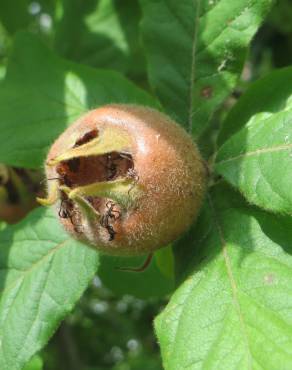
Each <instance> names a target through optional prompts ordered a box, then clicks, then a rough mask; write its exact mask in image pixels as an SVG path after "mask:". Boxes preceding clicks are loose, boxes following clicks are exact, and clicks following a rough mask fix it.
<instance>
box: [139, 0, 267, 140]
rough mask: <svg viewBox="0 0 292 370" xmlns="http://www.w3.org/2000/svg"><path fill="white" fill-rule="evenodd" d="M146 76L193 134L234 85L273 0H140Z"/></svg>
mask: <svg viewBox="0 0 292 370" xmlns="http://www.w3.org/2000/svg"><path fill="white" fill-rule="evenodd" d="M141 3H142V9H143V11H144V20H143V25H142V26H143V35H144V41H145V45H146V51H147V58H148V65H149V70H148V72H149V77H150V81H151V83H152V86H153V87H154V89H155V91H156V92H157V95H158V96H159V98H160V100H161V102H162V105H163V106H164V107H165V109H166V111H167V112H168V113H169V114H171V115H172V116H173V117H174V118H176V119H177V120H178V122H180V123H181V124H182V125H183V126H184V127H185V128H186V129H188V130H189V131H191V132H192V133H193V134H195V135H199V134H200V133H201V131H202V130H203V129H204V128H205V127H206V124H207V122H208V120H209V119H210V117H211V115H212V113H213V112H214V110H215V109H217V108H218V107H219V106H220V104H221V103H222V102H223V100H224V99H225V98H226V97H227V96H228V94H229V93H230V92H231V90H232V89H233V88H234V87H235V85H236V83H237V80H238V77H239V74H240V72H241V70H242V66H243V62H244V59H245V55H246V51H247V47H248V44H249V42H250V40H251V38H252V37H253V35H254V34H255V32H256V30H257V29H258V27H259V25H260V23H261V22H262V20H263V19H264V17H265V15H266V14H267V12H268V10H269V9H270V7H271V5H272V3H273V0H259V1H253V2H251V1H250V0H236V1H230V0H214V1H213V0H212V1H210V0H198V1H193V0H186V1H176V0H141Z"/></svg>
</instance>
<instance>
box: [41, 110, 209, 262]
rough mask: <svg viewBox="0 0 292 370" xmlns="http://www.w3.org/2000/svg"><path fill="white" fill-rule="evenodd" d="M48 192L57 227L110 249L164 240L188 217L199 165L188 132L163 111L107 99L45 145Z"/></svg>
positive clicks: (137, 248)
mask: <svg viewBox="0 0 292 370" xmlns="http://www.w3.org/2000/svg"><path fill="white" fill-rule="evenodd" d="M46 175H47V179H48V194H49V195H48V198H47V199H43V200H40V201H41V202H42V203H43V204H52V203H56V208H57V213H58V215H59V218H60V221H61V222H62V224H63V225H64V227H65V229H66V230H67V231H68V232H69V233H70V234H71V235H72V236H74V237H75V238H77V239H80V240H82V241H84V242H85V243H87V244H89V245H91V246H93V247H95V248H97V249H98V250H101V251H103V252H104V253H107V254H111V255H139V254H144V253H147V252H152V251H154V250H156V249H158V248H161V247H164V246H166V245H167V244H168V243H170V242H172V241H174V240H175V239H177V238H178V237H179V236H180V235H181V234H182V233H183V232H184V231H186V230H187V229H188V228H189V226H190V225H191V223H192V222H193V221H194V219H195V218H196V216H197V214H198V211H199V209H200V206H201V203H202V198H203V195H204V190H205V182H206V169H205V166H204V164H203V161H202V159H201V157H200V154H199V152H198V149H197V147H196V145H195V144H194V143H193V142H192V139H191V137H190V136H189V135H188V134H187V133H186V132H185V131H184V130H183V129H182V128H181V127H180V126H179V125H178V124H176V123H175V122H173V121H172V120H171V119H170V118H168V117H167V116H165V115H164V114H162V113H160V112H158V111H156V110H153V109H150V108H146V107H142V106H135V105H119V104H113V105H107V106H104V107H102V108H99V109H95V110H92V111H90V112H88V113H87V114H86V115H84V116H83V117H81V118H80V119H79V120H77V121H76V122H75V123H73V124H72V125H71V126H70V127H69V128H68V129H67V130H66V131H65V132H64V133H63V134H62V135H61V136H60V137H59V138H58V139H57V140H56V142H55V143H54V144H53V145H52V147H51V149H50V151H49V154H48V157H47V161H46Z"/></svg>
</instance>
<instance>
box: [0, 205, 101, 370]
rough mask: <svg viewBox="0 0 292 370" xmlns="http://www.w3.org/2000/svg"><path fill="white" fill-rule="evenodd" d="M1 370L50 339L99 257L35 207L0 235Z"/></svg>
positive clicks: (16, 365)
mask: <svg viewBox="0 0 292 370" xmlns="http://www.w3.org/2000/svg"><path fill="white" fill-rule="evenodd" d="M0 246H1V248H0V286H1V287H0V369H1V370H18V369H22V368H23V366H24V364H25V363H26V362H27V361H28V360H29V359H30V358H31V357H32V356H33V355H34V354H35V353H36V352H38V351H39V350H40V349H41V348H42V347H43V346H44V345H45V344H46V343H47V341H48V340H49V338H50V337H51V336H52V334H53V333H54V331H55V330H56V328H57V326H58V324H59V323H60V321H61V320H62V319H63V318H64V317H65V316H66V315H67V314H68V313H69V312H70V311H71V310H72V309H73V307H74V305H75V303H76V302H77V301H78V300H79V298H80V296H81V295H82V293H83V292H84V290H85V289H86V287H87V285H88V284H89V282H90V281H91V279H92V278H93V276H94V274H95V272H96V270H97V266H98V254H97V253H96V252H95V251H94V250H92V249H90V248H88V247H86V246H84V245H83V244H81V243H80V242H77V241H74V240H72V239H70V238H69V237H68V235H67V234H66V233H65V231H64V230H63V229H62V227H61V226H60V225H59V223H58V221H57V219H56V217H55V216H54V215H53V214H52V211H51V210H46V211H45V210H44V209H37V210H35V211H33V212H32V213H30V214H29V215H28V217H26V218H25V219H24V220H23V221H22V222H20V223H19V224H17V225H14V226H7V227H6V228H5V229H4V230H2V231H1V233H0Z"/></svg>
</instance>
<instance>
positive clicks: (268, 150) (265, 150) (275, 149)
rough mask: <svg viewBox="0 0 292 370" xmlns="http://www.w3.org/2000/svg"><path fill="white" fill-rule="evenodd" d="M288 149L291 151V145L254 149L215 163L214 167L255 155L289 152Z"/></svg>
mask: <svg viewBox="0 0 292 370" xmlns="http://www.w3.org/2000/svg"><path fill="white" fill-rule="evenodd" d="M289 149H292V144H281V145H277V146H273V147H270V148H262V149H256V150H253V151H250V152H245V153H242V154H239V155H237V156H235V157H230V158H227V159H224V160H222V161H219V162H217V163H216V165H220V164H223V163H226V162H232V161H237V160H238V159H241V158H245V157H252V156H256V155H262V154H267V153H273V152H278V151H279V152H280V151H284V150H289Z"/></svg>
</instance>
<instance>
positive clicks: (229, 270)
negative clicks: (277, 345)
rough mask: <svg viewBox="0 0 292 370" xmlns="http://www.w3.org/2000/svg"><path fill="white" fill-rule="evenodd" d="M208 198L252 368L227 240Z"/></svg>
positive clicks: (250, 369)
mask: <svg viewBox="0 0 292 370" xmlns="http://www.w3.org/2000/svg"><path fill="white" fill-rule="evenodd" d="M208 200H209V204H210V208H211V210H212V213H213V217H214V222H215V226H216V228H217V231H218V235H219V239H220V243H221V248H222V254H223V258H224V261H225V266H226V271H227V276H228V279H229V282H230V286H231V290H232V296H233V302H234V304H235V307H236V311H237V314H238V317H239V322H240V326H241V328H242V333H243V337H244V341H245V344H246V349H247V355H248V369H249V370H252V355H251V349H250V345H249V338H248V334H247V330H246V324H245V320H244V317H243V313H242V310H241V306H240V303H239V298H238V288H237V284H236V280H235V278H234V275H233V272H232V267H231V261H230V257H229V254H228V250H227V242H226V240H225V238H224V234H223V230H222V227H221V226H220V223H219V219H218V216H217V212H216V210H215V206H214V204H213V201H212V199H211V196H210V195H208Z"/></svg>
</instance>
